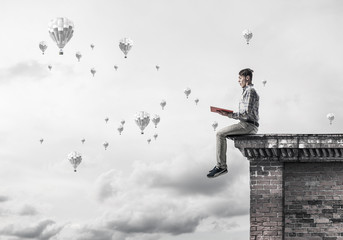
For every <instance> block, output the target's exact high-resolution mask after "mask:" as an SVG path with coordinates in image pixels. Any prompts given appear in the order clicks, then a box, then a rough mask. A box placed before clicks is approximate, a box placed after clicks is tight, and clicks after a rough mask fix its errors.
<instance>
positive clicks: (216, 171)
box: [207, 167, 227, 178]
mask: <svg viewBox="0 0 343 240" xmlns="http://www.w3.org/2000/svg"><path fill="white" fill-rule="evenodd" d="M225 173H227V168H218V167H214V168H213V169H212V170H211V171H210V173H209V174H207V177H208V178H215V177H218V176H220V175H222V174H225Z"/></svg>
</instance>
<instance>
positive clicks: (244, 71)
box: [239, 68, 254, 80]
mask: <svg viewBox="0 0 343 240" xmlns="http://www.w3.org/2000/svg"><path fill="white" fill-rule="evenodd" d="M253 72H254V70H252V69H250V68H245V69H242V70H241V71H239V75H240V76H244V77H246V76H250V80H252V73H253Z"/></svg>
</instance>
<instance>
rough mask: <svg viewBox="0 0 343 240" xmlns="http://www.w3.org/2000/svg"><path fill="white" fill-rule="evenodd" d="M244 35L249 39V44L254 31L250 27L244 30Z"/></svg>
mask: <svg viewBox="0 0 343 240" xmlns="http://www.w3.org/2000/svg"><path fill="white" fill-rule="evenodd" d="M242 34H243V37H244V38H245V40H246V41H247V44H249V41H250V39H251V38H252V32H251V31H250V30H249V29H246V30H244V31H243V33H242Z"/></svg>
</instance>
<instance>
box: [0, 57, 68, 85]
mask: <svg viewBox="0 0 343 240" xmlns="http://www.w3.org/2000/svg"><path fill="white" fill-rule="evenodd" d="M51 65H52V69H51V71H49V69H48V64H43V63H40V62H38V61H37V60H27V61H21V62H18V63H15V64H13V65H11V66H9V67H7V68H3V69H1V74H0V82H9V81H11V80H12V79H23V78H25V79H34V80H40V79H43V78H47V77H49V76H51V75H52V74H53V73H54V72H55V74H56V72H58V73H63V74H65V75H68V76H71V75H72V74H74V66H73V65H68V64H64V63H52V64H51Z"/></svg>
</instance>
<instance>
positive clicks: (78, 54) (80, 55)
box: [75, 52, 82, 62]
mask: <svg viewBox="0 0 343 240" xmlns="http://www.w3.org/2000/svg"><path fill="white" fill-rule="evenodd" d="M75 56H76V58H77V60H78V61H79V62H80V59H81V57H82V54H81V52H76V54H75Z"/></svg>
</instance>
